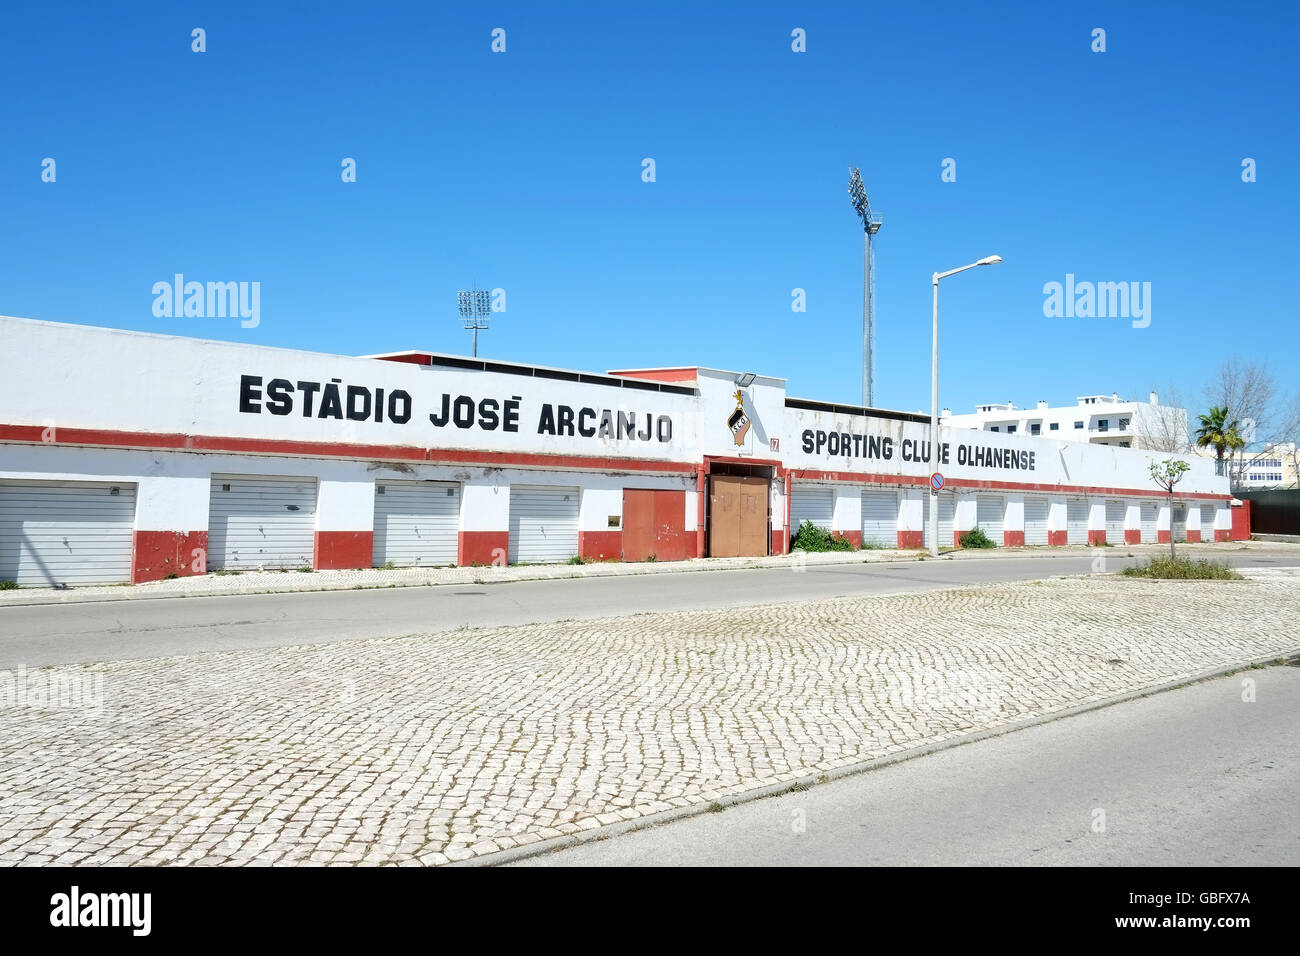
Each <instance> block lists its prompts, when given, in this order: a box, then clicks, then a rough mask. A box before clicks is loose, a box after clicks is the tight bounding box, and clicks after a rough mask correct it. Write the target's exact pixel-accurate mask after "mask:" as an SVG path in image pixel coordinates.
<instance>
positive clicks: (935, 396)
mask: <svg viewBox="0 0 1300 956" xmlns="http://www.w3.org/2000/svg"><path fill="white" fill-rule="evenodd" d="M1001 261H1002V257H1001V256H986V257H985V258H983V259H981V260H979V262H972V263H971V264H970V265H968V266H961V267H960V268H958V269H949V270H948V271H947V272H936V273H934V276H933V279H932V281H933V283H934V337H933V340H932V345H931V349H930V467H931V469H932V470H934V471H938V470H939V280H940V279H946V278H948V276H955V275H956V274H957V273H958V272H965V271H966V270H967V269H974V268H975V267H976V266H995V265H997V264H998V263H999V262H1001ZM929 525H930V555H931V556H932V557H936V558H937V557H938V556H939V495H938V494H937V493H936V492H935V491H934V489H933V488H931V489H930V521H929Z"/></svg>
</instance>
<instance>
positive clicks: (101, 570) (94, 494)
mask: <svg viewBox="0 0 1300 956" xmlns="http://www.w3.org/2000/svg"><path fill="white" fill-rule="evenodd" d="M134 543H135V485H133V484H122V483H121V482H90V481H86V482H80V481H79V482H36V481H33V482H12V483H11V482H3V483H0V581H16V582H17V583H18V584H21V585H23V586H25V587H55V586H64V585H78V584H120V583H122V582H124V581H130V580H131V555H132V549H133V547H134Z"/></svg>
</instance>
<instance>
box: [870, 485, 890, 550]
mask: <svg viewBox="0 0 1300 956" xmlns="http://www.w3.org/2000/svg"><path fill="white" fill-rule="evenodd" d="M862 543H863V544H878V545H880V546H882V547H885V548H897V547H898V492H896V491H878V490H873V489H867V490H864V491H863V492H862Z"/></svg>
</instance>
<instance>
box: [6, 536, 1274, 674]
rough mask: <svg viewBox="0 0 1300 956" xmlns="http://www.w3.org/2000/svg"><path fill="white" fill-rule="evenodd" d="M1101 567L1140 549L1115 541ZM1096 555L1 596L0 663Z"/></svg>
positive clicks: (1084, 567)
mask: <svg viewBox="0 0 1300 956" xmlns="http://www.w3.org/2000/svg"><path fill="white" fill-rule="evenodd" d="M1222 557H1223V558H1224V559H1226V560H1228V561H1229V562H1230V563H1233V564H1237V565H1240V566H1249V567H1280V566H1287V565H1293V564H1295V563H1296V558H1295V557H1294V556H1292V555H1288V554H1285V553H1282V554H1278V553H1271V554H1270V553H1267V552H1258V553H1252V552H1249V551H1242V552H1229V553H1226V554H1224V555H1223V556H1222ZM1106 560H1107V568H1108V570H1117V569H1118V568H1119V567H1121V566H1122V565H1124V564H1126V563H1131V562H1133V561H1136V560H1138V559H1136V558H1133V559H1129V558H1125V557H1123V554H1122V552H1119V551H1118V549H1116V552H1115V553H1114V554H1107V555H1106ZM1092 562H1093V558H1092V556H1091V555H1068V556H1067V555H1062V556H1052V555H1049V554H1042V555H1032V556H1027V557H1026V556H1021V557H1006V558H1002V557H983V556H981V557H978V558H969V559H956V560H953V559H940V560H937V561H935V560H928V561H916V560H907V561H897V562H887V563H880V562H876V563H871V564H839V565H822V566H809V567H808V568H807V570H805V571H804V572H802V573H799V574H795V573H792V572H791V571H790V570H789V569H786V568H762V569H759V568H750V569H745V570H738V571H684V572H682V573H680V574H653V575H627V576H615V577H607V578H582V579H579V578H566V579H561V580H551V581H517V582H512V583H503V584H487V585H440V586H438V587H418V588H385V589H376V590H362V591H317V592H306V593H297V594H249V595H238V596H229V597H192V598H165V599H158V600H134V601H106V602H102V603H86V604H49V605H27V606H14V607H0V669H5V668H13V667H17V666H19V665H23V666H26V667H39V666H45V665H52V664H68V663H84V662H94V661H107V660H130V659H135V658H144V657H158V656H170V655H183V654H194V653H204V652H208V651H225V650H236V649H241V648H251V647H283V646H288V645H293V644H318V643H328V642H332V641H346V640H359V639H365V638H375V637H396V636H402V635H405V634H416V633H432V632H437V631H443V630H454V629H455V628H458V627H464V626H469V627H491V626H497V625H508V624H529V623H535V622H538V621H554V620H565V619H570V618H593V617H609V616H614V615H620V614H635V613H639V612H645V611H665V610H688V609H696V608H710V607H734V606H737V605H752V604H771V603H776V602H781V601H795V600H802V599H818V598H827V597H836V596H847V595H868V594H894V593H904V592H917V591H927V590H938V589H943V588H950V587H955V586H962V585H967V584H977V583H986V582H997V581H1014V580H1032V579H1035V578H1044V577H1052V576H1054V575H1065V574H1084V573H1087V572H1089V571H1090V570H1091V568H1092Z"/></svg>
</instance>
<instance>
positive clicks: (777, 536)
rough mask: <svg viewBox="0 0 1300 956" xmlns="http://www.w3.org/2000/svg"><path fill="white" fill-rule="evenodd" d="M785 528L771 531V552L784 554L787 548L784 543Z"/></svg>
mask: <svg viewBox="0 0 1300 956" xmlns="http://www.w3.org/2000/svg"><path fill="white" fill-rule="evenodd" d="M785 533H786V531H785V528H782V529H781V530H780V531H773V532H772V554H785V553H786V552H787V551H788V550H790V549H789V548H787V547H786V544H785Z"/></svg>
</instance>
